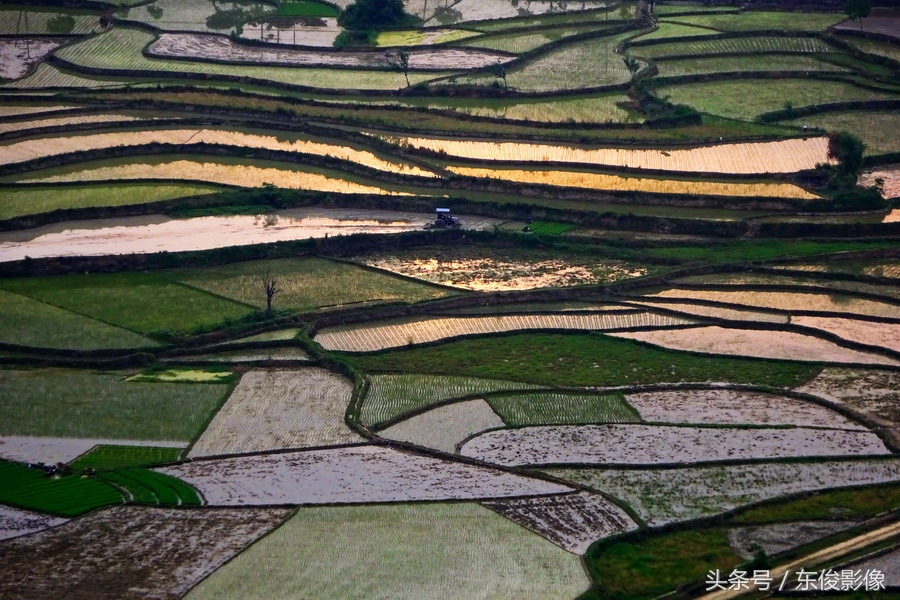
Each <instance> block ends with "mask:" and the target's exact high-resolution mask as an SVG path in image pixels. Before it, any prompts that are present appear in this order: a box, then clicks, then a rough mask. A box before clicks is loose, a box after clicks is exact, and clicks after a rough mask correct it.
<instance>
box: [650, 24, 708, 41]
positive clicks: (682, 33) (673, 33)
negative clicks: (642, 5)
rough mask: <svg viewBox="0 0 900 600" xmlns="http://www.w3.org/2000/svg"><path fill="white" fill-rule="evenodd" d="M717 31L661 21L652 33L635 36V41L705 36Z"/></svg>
mask: <svg viewBox="0 0 900 600" xmlns="http://www.w3.org/2000/svg"><path fill="white" fill-rule="evenodd" d="M716 33H718V32H716V31H712V30H710V29H706V28H704V27H694V26H692V25H682V24H681V23H674V22H671V21H660V22H659V23H657V25H656V29H655V30H653V31H651V32H650V33H645V34H642V35H639V36H637V37H636V38H634V41H635V42H638V43H640V42H645V41H647V40H662V39H667V38H675V37H703V36H706V35H715V34H716Z"/></svg>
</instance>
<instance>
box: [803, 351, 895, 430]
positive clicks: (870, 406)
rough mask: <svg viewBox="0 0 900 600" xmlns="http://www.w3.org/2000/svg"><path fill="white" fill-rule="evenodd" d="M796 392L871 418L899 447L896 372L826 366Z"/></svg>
mask: <svg viewBox="0 0 900 600" xmlns="http://www.w3.org/2000/svg"><path fill="white" fill-rule="evenodd" d="M797 391H798V392H804V393H807V394H812V395H814V396H819V397H821V398H825V399H826V400H831V401H832V402H836V403H838V404H842V405H844V406H846V407H847V408H849V409H850V410H852V411H854V412H856V413H859V414H861V415H863V416H865V417H868V418H869V419H872V420H873V421H875V422H876V423H878V424H879V425H881V426H882V427H883V429H884V430H885V431H886V432H887V433H888V435H889V436H890V437H891V441H892V442H893V443H894V444H895V445H896V446H900V372H897V371H881V370H876V369H871V370H870V369H842V368H829V369H825V370H823V371H822V372H821V373H820V374H819V375H818V376H817V377H815V378H814V379H813V380H812V381H810V382H808V383H807V384H805V385H804V386H802V387H799V388H797Z"/></svg>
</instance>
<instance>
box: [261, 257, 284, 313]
mask: <svg viewBox="0 0 900 600" xmlns="http://www.w3.org/2000/svg"><path fill="white" fill-rule="evenodd" d="M263 286H264V287H265V289H266V312H267V313H270V312H272V300H274V299H275V294H277V293H278V292H280V291H281V290H279V289H278V281H276V279H275V277H274V276H273V275H272V268H271V267H266V274H265V275H264V276H263Z"/></svg>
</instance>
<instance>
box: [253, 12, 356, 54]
mask: <svg viewBox="0 0 900 600" xmlns="http://www.w3.org/2000/svg"><path fill="white" fill-rule="evenodd" d="M341 31H343V29H342V28H341V27H340V26H339V25H338V24H337V19H334V18H328V17H326V18H321V19H319V18H296V19H286V18H283V17H281V18H270V19H259V20H257V21H250V22H249V23H244V27H243V31H242V32H241V37H242V38H244V39H248V40H254V41H260V42H266V43H268V44H289V45H291V46H321V47H322V48H331V47H332V45H333V44H334V40H335V39H336V38H337V36H339V35H340V34H341Z"/></svg>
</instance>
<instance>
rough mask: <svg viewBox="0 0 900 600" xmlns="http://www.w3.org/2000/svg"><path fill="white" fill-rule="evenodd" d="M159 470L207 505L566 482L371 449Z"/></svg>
mask: <svg viewBox="0 0 900 600" xmlns="http://www.w3.org/2000/svg"><path fill="white" fill-rule="evenodd" d="M159 471H161V472H163V473H166V474H168V475H170V476H173V477H177V478H180V479H182V480H184V481H187V482H188V483H190V484H191V485H194V486H195V487H196V488H197V489H198V490H200V491H201V492H202V493H203V496H204V497H205V498H206V500H207V503H208V504H209V505H210V506H241V507H245V506H278V505H282V506H283V505H297V504H345V503H348V502H353V503H357V502H359V503H362V502H412V501H419V500H471V499H481V498H506V497H510V496H530V495H540V494H560V493H566V492H570V491H572V488H570V487H569V486H566V485H561V484H558V483H554V482H550V481H546V480H543V479H534V478H531V477H526V476H522V475H519V474H515V473H510V472H507V471H502V470H498V469H493V468H489V467H482V466H475V465H472V464H467V463H462V462H456V461H452V462H451V461H446V460H441V459H438V458H434V457H432V456H428V455H423V454H413V453H409V452H405V451H401V450H398V449H395V448H392V447H388V446H382V445H372V444H360V445H353V446H342V447H337V448H327V449H318V450H303V451H299V452H273V453H270V454H252V455H243V456H229V457H224V458H218V459H211V460H194V461H191V462H188V463H183V464H180V465H173V466H170V467H163V468H161V469H159Z"/></svg>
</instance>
